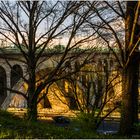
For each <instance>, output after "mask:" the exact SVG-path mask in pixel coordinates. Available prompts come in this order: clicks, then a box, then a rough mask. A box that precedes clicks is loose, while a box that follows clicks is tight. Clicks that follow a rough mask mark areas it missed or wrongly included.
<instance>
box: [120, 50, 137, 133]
mask: <svg viewBox="0 0 140 140" xmlns="http://www.w3.org/2000/svg"><path fill="white" fill-rule="evenodd" d="M138 57H139V53H138V52H135V53H134V54H133V58H132V59H131V60H132V61H131V62H130V64H129V65H128V67H127V68H126V69H124V70H123V72H122V89H123V95H122V108H121V109H122V110H121V122H120V133H121V135H132V134H134V133H135V126H134V125H135V124H136V123H138V95H139V92H138V77H139V61H138Z"/></svg>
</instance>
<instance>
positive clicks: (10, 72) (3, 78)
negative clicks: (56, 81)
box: [0, 52, 114, 109]
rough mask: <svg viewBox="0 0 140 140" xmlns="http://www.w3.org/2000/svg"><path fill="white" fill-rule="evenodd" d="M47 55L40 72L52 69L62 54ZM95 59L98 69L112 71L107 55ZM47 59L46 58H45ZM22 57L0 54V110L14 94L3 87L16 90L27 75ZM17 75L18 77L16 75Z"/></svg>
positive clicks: (12, 53)
mask: <svg viewBox="0 0 140 140" xmlns="http://www.w3.org/2000/svg"><path fill="white" fill-rule="evenodd" d="M48 56H49V55H48V54H44V56H42V59H41V61H42V60H43V59H44V58H46V60H45V61H43V63H41V65H39V67H38V70H37V71H40V70H42V69H46V68H53V67H55V66H56V65H57V61H56V60H58V59H59V58H60V57H61V56H62V54H61V53H58V54H55V55H53V57H48ZM94 56H95V57H94V58H93V59H94V62H97V63H96V64H97V65H98V67H101V65H104V64H105V63H106V65H108V66H109V67H110V69H112V66H113V65H114V61H113V60H112V58H109V57H108V53H103V54H102V56H101V54H99V53H97V54H96V55H94ZM47 57H48V58H47ZM22 60H23V57H22V56H21V54H20V53H18V52H9V53H8V52H7V53H6V59H5V55H3V54H2V53H0V108H1V109H7V108H8V106H9V103H10V102H11V100H12V98H13V96H14V95H15V94H13V93H10V91H9V90H5V89H4V88H3V87H5V86H6V87H7V88H14V89H18V88H19V87H20V86H21V84H22V82H23V81H22V80H21V79H20V77H21V76H26V74H27V67H26V65H25V63H23V62H22ZM16 73H18V75H17V74H16Z"/></svg>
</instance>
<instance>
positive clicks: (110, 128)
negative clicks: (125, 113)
mask: <svg viewBox="0 0 140 140" xmlns="http://www.w3.org/2000/svg"><path fill="white" fill-rule="evenodd" d="M119 124H120V122H119V120H105V121H103V122H102V123H101V125H100V127H99V128H98V130H97V132H99V133H117V132H118V130H119Z"/></svg>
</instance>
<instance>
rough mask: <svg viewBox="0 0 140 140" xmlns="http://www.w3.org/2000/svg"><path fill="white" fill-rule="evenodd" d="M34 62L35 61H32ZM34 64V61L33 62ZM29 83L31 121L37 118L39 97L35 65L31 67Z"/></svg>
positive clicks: (28, 117) (28, 105)
mask: <svg viewBox="0 0 140 140" xmlns="http://www.w3.org/2000/svg"><path fill="white" fill-rule="evenodd" d="M31 62H33V61H31ZM32 64H33V63H32ZM29 71H30V72H29V84H28V100H27V119H28V120H31V121H36V120H37V99H38V96H37V95H35V90H36V75H35V65H34V64H33V65H31V66H30V67H29Z"/></svg>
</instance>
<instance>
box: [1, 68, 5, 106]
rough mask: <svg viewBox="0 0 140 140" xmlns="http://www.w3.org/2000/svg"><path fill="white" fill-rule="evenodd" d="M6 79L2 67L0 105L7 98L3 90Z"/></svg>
mask: <svg viewBox="0 0 140 140" xmlns="http://www.w3.org/2000/svg"><path fill="white" fill-rule="evenodd" d="M6 78H7V76H6V71H5V69H4V68H3V67H1V66H0V105H1V104H2V103H3V100H5V98H6V96H7V90H6V89H4V87H6V86H7V80H6Z"/></svg>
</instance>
